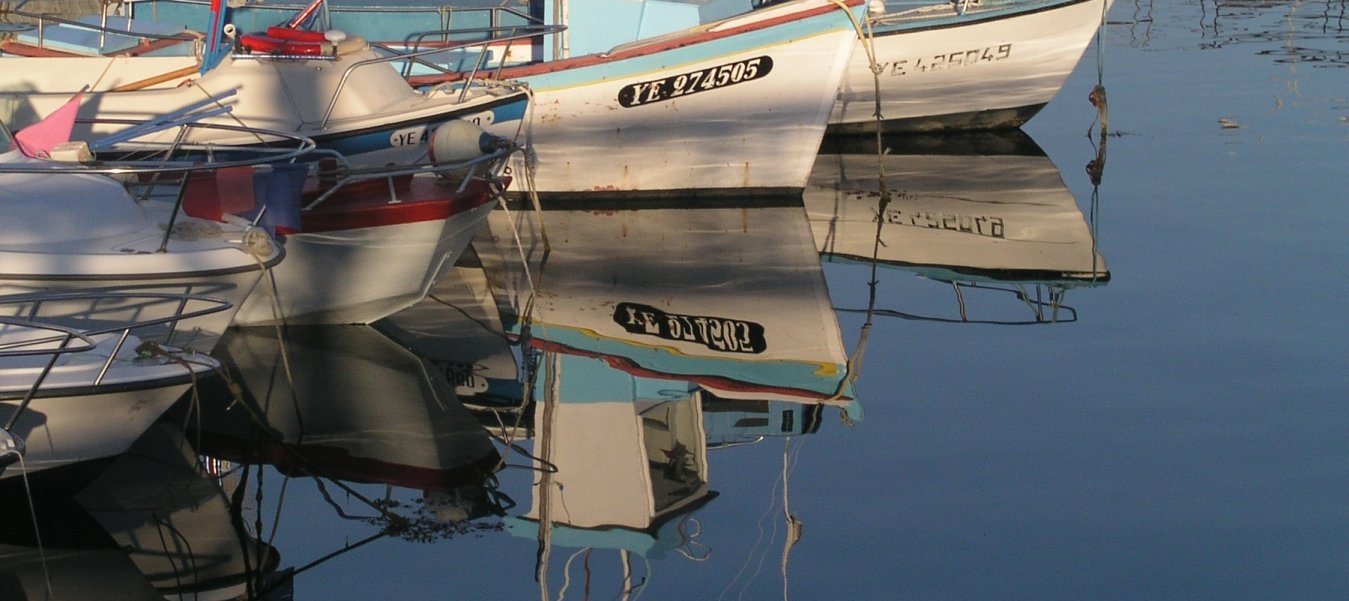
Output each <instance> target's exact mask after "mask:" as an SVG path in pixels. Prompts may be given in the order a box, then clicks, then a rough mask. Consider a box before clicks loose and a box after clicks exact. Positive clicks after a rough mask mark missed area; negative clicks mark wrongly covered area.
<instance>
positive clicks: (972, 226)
mask: <svg viewBox="0 0 1349 601" xmlns="http://www.w3.org/2000/svg"><path fill="white" fill-rule="evenodd" d="M885 222H886V223H889V224H893V225H907V226H913V227H925V228H931V229H939V230H949V231H953V232H964V233H966V234H976V235H979V236H987V237H989V238H1004V237H1006V235H1007V234H1006V231H1005V230H1006V224H1005V223H1003V220H1002V218H1001V217H988V216H985V215H961V214H959V213H939V212H930V211H901V210H899V209H889V210H886V211H885Z"/></svg>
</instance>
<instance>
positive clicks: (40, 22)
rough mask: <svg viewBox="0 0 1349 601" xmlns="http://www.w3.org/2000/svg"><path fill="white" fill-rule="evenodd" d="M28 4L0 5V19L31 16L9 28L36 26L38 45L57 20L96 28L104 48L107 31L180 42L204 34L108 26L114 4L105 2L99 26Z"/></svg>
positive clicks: (85, 27)
mask: <svg viewBox="0 0 1349 601" xmlns="http://www.w3.org/2000/svg"><path fill="white" fill-rule="evenodd" d="M25 4H28V0H23V1H22V2H20V3H19V4H17V5H15V6H13V7H9V6H6V5H4V4H0V18H3V17H6V16H10V15H13V16H16V17H19V18H21V19H29V20H30V21H32V22H31V23H10V24H9V25H10V27H9V28H8V31H9V32H10V33H15V32H21V31H28V30H29V29H34V28H35V29H37V47H38V48H46V29H47V25H48V24H49V23H55V24H57V25H69V26H71V27H78V28H81V29H88V30H92V31H97V32H98V33H99V38H98V45H99V46H100V47H102V46H103V45H104V44H105V43H106V41H107V40H106V38H107V35H108V34H113V35H121V36H127V37H132V38H140V39H141V40H142V41H148V40H160V41H163V40H177V41H180V42H195V41H197V40H200V39H202V38H203V36H202V34H200V33H198V32H194V31H192V30H189V29H186V28H185V29H183V31H181V32H178V33H171V34H166V33H154V32H150V31H134V30H131V29H124V28H120V27H112V26H109V25H108V11H107V7H108V6H110V5H111V3H106V2H105V3H103V7H104V10H101V11H99V17H100V21H99V24H98V25H94V24H92V23H85V22H83V21H79V20H77V19H70V18H66V17H62V16H59V15H56V14H54V13H49V12H29V11H26V10H23V6H24V5H25ZM14 25H18V26H19V27H17V28H16V27H14ZM24 25H27V26H29V27H23V26H24Z"/></svg>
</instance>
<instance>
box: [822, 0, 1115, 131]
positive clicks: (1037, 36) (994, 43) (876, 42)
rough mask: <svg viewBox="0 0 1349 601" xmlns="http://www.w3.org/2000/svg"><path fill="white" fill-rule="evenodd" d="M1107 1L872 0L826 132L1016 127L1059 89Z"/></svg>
mask: <svg viewBox="0 0 1349 601" xmlns="http://www.w3.org/2000/svg"><path fill="white" fill-rule="evenodd" d="M1112 1H1113V0H953V1H950V2H933V1H932V0H886V1H885V2H883V3H882V2H872V4H873V5H877V4H879V5H882V6H883V10H882V11H873V12H872V13H871V14H869V16H868V21H867V27H868V31H869V32H870V37H869V39H868V40H865V41H859V42H858V47H857V48H856V49H855V50H854V51H853V54H852V60H851V62H850V63H849V65H848V74H847V76H846V77H845V78H844V81H843V85H842V88H841V89H840V91H839V95H838V100H837V102H835V104H834V108H833V112H832V114H831V115H830V117H829V131H830V132H831V133H860V132H874V131H876V130H877V129H878V128H879V129H880V130H882V131H888V132H937V131H957V130H974V129H997V128H1014V127H1019V126H1020V125H1021V124H1023V123H1025V122H1026V121H1028V120H1029V119H1030V118H1031V117H1033V116H1034V115H1035V114H1036V113H1037V112H1039V110H1040V109H1041V108H1042V107H1044V105H1045V104H1048V103H1049V101H1050V100H1052V99H1053V98H1054V96H1055V95H1056V94H1058V92H1059V89H1060V88H1061V87H1062V86H1063V83H1064V81H1065V80H1067V78H1068V75H1069V73H1071V72H1072V70H1073V68H1074V67H1076V66H1077V63H1078V61H1079V60H1081V58H1082V53H1083V51H1084V50H1085V49H1086V48H1087V46H1088V44H1090V42H1091V40H1092V36H1093V35H1095V34H1096V32H1097V30H1098V29H1099V28H1100V27H1101V26H1102V25H1103V24H1104V22H1105V13H1106V10H1108V9H1109V5H1110V3H1111V2H1112ZM873 49H874V50H873ZM873 56H874V64H873V62H872V57H873ZM873 69H874V70H873ZM878 89H879V97H880V104H879V105H877V102H876V98H877V96H878V92H877V90H878ZM1083 96H1084V97H1085V96H1086V94H1085V92H1084V93H1083ZM877 111H879V112H880V115H879V116H877V114H876V113H877Z"/></svg>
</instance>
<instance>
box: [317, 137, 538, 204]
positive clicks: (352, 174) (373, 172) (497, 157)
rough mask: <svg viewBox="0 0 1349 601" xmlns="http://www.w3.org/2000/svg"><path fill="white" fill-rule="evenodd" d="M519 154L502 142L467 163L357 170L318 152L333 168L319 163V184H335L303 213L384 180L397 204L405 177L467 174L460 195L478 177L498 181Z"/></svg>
mask: <svg viewBox="0 0 1349 601" xmlns="http://www.w3.org/2000/svg"><path fill="white" fill-rule="evenodd" d="M516 150H518V148H517V147H516V146H515V145H514V143H512V142H510V141H508V140H504V139H501V140H500V142H499V143H498V145H497V148H496V149H495V150H494V151H493V152H491V153H490V154H485V155H483V156H481V157H478V158H475V159H471V160H468V161H462V162H456V163H436V162H426V163H416V164H411V165H390V166H385V167H364V168H355V167H352V166H351V165H350V163H348V162H347V160H346V157H344V156H343V155H342V154H341V153H339V152H337V151H333V150H327V149H321V150H316V151H314V153H315V154H316V155H329V160H330V161H332V166H331V167H328V168H325V167H324V161H322V160H321V161H320V162H319V170H318V176H319V179H320V180H324V179H327V180H330V181H332V184H331V187H328V188H327V189H325V190H324V191H323V192H321V193H320V194H319V195H318V196H316V197H315V198H314V200H311V201H309V202H308V203H307V204H305V205H304V206H303V207H301V210H304V211H309V210H313V209H314V208H316V207H318V206H319V205H320V204H322V203H323V202H324V201H326V200H328V199H329V198H332V197H333V195H335V194H336V193H338V192H339V191H340V190H341V189H342V188H343V187H346V186H349V185H353V184H356V183H359V182H364V181H371V180H378V179H383V180H385V181H386V182H387V185H388V189H389V201H390V202H398V192H397V189H396V185H395V178H399V177H403V176H416V175H438V176H448V175H450V174H452V173H458V172H461V171H462V172H464V173H463V174H462V181H460V182H459V187H458V189H457V191H458V192H463V191H464V190H465V189H466V188H467V187H468V185H469V183H470V182H471V181H473V180H474V179H475V178H478V177H486V178H488V179H495V178H496V177H497V176H498V175H499V174H500V173H501V171H502V170H503V169H504V168H505V166H506V159H507V158H508V157H510V155H511V153H513V152H515V151H516Z"/></svg>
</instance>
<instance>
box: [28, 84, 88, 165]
mask: <svg viewBox="0 0 1349 601" xmlns="http://www.w3.org/2000/svg"><path fill="white" fill-rule="evenodd" d="M83 97H84V92H82V91H81V92H76V93H75V96H74V97H73V98H71V99H70V100H67V101H66V103H65V104H64V105H61V108H59V109H56V110H54V111H52V113H51V114H50V115H47V116H46V117H44V118H43V119H42V120H41V121H38V122H37V123H34V124H32V125H29V126H28V127H25V128H23V129H21V130H19V133H16V134H14V145H15V146H18V147H19V152H22V153H23V154H24V156H27V157H32V158H43V157H46V156H48V155H49V154H50V153H51V151H52V149H53V148H56V145H57V144H61V143H63V142H69V141H70V132H71V130H73V129H75V114H76V113H78V112H79V110H80V100H81V99H82V98H83Z"/></svg>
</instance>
